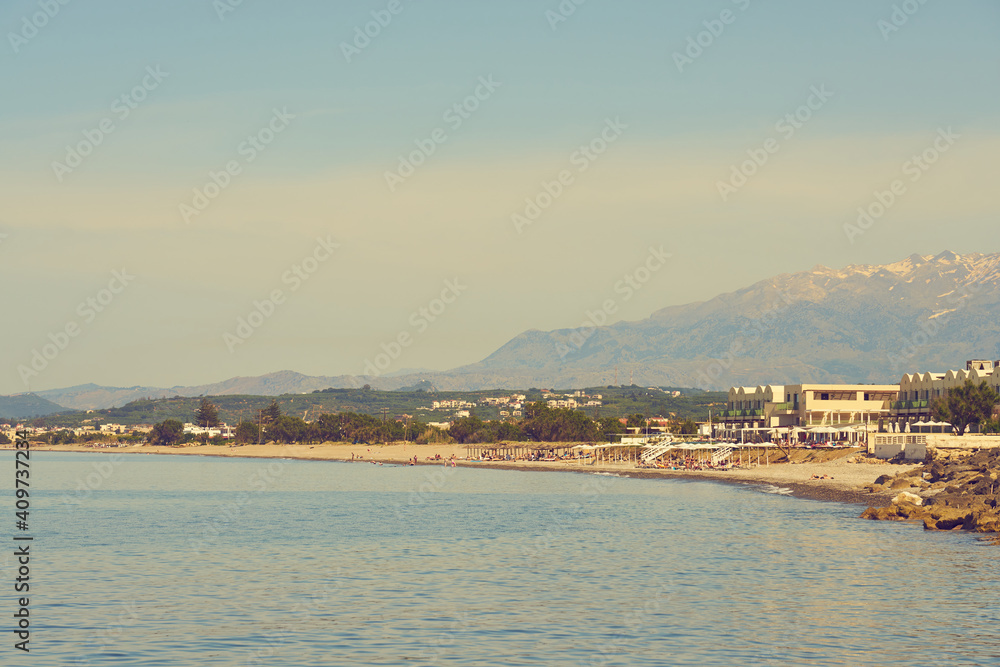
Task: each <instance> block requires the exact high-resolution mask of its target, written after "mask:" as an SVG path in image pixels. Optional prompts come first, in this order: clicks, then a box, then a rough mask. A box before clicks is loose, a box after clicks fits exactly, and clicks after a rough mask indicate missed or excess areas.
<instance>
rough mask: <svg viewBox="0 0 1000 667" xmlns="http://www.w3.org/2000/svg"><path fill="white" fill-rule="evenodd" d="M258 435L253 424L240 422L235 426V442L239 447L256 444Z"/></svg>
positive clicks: (255, 425)
mask: <svg viewBox="0 0 1000 667" xmlns="http://www.w3.org/2000/svg"><path fill="white" fill-rule="evenodd" d="M258 435H259V431H258V429H257V424H254V423H253V422H240V423H239V424H238V425H237V426H236V442H237V443H238V444H240V445H246V444H250V443H254V442H257V437H258Z"/></svg>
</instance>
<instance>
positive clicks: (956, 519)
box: [924, 507, 970, 530]
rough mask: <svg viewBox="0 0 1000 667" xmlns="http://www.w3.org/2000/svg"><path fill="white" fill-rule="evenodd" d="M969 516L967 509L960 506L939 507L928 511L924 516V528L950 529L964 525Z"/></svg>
mask: <svg viewBox="0 0 1000 667" xmlns="http://www.w3.org/2000/svg"><path fill="white" fill-rule="evenodd" d="M969 516H970V512H969V510H967V509H962V508H960V507H940V508H937V509H934V510H931V511H930V512H929V516H927V517H925V518H924V530H952V529H953V528H958V527H960V526H964V525H965V521H966V519H968V518H969Z"/></svg>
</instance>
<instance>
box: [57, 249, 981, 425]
mask: <svg viewBox="0 0 1000 667" xmlns="http://www.w3.org/2000/svg"><path fill="white" fill-rule="evenodd" d="M998 287H1000V253H993V254H981V253H970V254H967V255H957V254H955V253H952V252H947V251H945V252H942V253H940V254H938V255H911V256H910V257H907V258H906V259H904V260H902V261H899V262H895V263H892V264H885V265H851V266H847V267H845V268H843V269H831V268H827V267H825V266H816V267H814V268H813V269H812V270H811V271H801V272H798V273H785V274H781V275H778V276H775V277H773V278H769V279H767V280H762V281H760V282H758V283H755V284H753V285H751V286H749V287H746V288H744V289H741V290H738V291H736V292H730V293H728V294H720V295H719V296H717V297H715V298H713V299H710V300H708V301H702V302H697V303H690V304H686V305H681V306H670V307H668V308H664V309H662V310H659V311H656V312H654V313H653V314H652V315H651V316H650V317H648V318H646V319H643V320H638V321H635V322H618V323H616V324H613V325H610V326H602V327H596V328H593V329H589V330H578V329H557V330H554V331H538V330H530V331H526V332H524V333H522V334H519V335H517V336H515V337H514V338H512V339H511V340H510V341H508V342H507V343H506V344H504V345H503V346H501V347H500V348H499V349H498V350H496V351H495V352H493V353H492V354H491V355H489V356H488V357H486V358H485V359H483V360H482V361H480V362H478V363H475V364H470V365H468V366H462V367H459V368H455V369H452V370H450V371H443V372H434V371H420V372H412V373H405V374H394V375H391V376H388V375H387V376H381V377H369V376H353V375H339V376H309V375H303V374H301V373H296V372H293V371H279V372H276V373H269V374H267V375H262V376H258V377H236V378H231V379H229V380H225V381H223V382H218V383H214V384H206V385H198V386H190V387H182V386H177V387H170V388H156V387H129V388H119V387H100V386H97V385H92V384H90V385H81V386H78V387H70V388H68V389H54V390H49V391H40V392H37V393H38V395H39V396H41V397H43V398H47V399H49V400H50V401H53V402H55V403H58V404H60V405H65V406H67V407H72V408H77V409H96V408H108V407H112V406H122V405H124V404H126V403H128V402H130V401H133V400H136V399H138V398H145V397H149V398H160V397H170V396H188V397H190V396H201V395H206V396H219V395H230V394H252V395H263V396H277V395H281V394H301V393H307V392H311V391H314V390H317V389H326V388H358V387H362V386H364V385H365V384H368V385H371V386H372V387H373V388H376V389H383V390H394V389H402V388H406V389H410V390H413V389H424V390H427V391H476V390H481V389H518V388H529V387H539V388H543V387H544V388H553V387H564V388H565V387H594V386H606V385H610V384H618V385H626V384H629V383H630V382H632V381H634V382H635V383H636V384H638V385H642V386H659V387H662V386H677V387H692V386H693V387H699V388H701V389H726V388H728V387H729V386H731V385H742V384H750V385H757V384H759V383H761V382H777V383H784V382H896V381H898V380H899V378H900V377H901V376H902V374H903V373H905V372H913V371H917V370H947V369H951V368H960V367H962V366H963V365H964V362H965V360H966V359H973V358H981V357H982V358H990V359H1000V322H998V318H997V315H998V314H1000V290H998ZM616 369H617V383H615V377H616Z"/></svg>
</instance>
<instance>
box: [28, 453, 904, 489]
mask: <svg viewBox="0 0 1000 667" xmlns="http://www.w3.org/2000/svg"><path fill="white" fill-rule="evenodd" d="M33 449H35V450H41V451H56V452H91V453H94V452H97V453H106V454H138V455H142V454H163V455H180V456H226V457H243V458H289V459H302V460H317V461H352V460H353V461H355V462H359V463H367V464H371V463H372V462H376V463H379V462H381V463H389V464H391V463H397V464H401V463H406V462H407V461H411V460H412V459H413V457H414V456H416V457H417V463H418V465H444V464H445V462H449V461H450V460H451V459H452V457H454V458H455V463H456V465H457V466H462V467H480V468H497V469H505V470H544V471H564V472H581V473H596V472H605V473H611V474H617V475H619V476H622V477H636V478H646V479H656V478H671V477H673V478H682V479H698V480H706V481H719V482H727V483H737V484H740V483H742V484H765V485H772V486H775V487H778V488H780V489H786V491H785V493H787V494H788V495H792V496H796V497H801V498H811V499H817V500H832V501H837V502H849V503H858V504H875V503H878V502H880V501H884V500H885V499H886V498H884V497H882V496H880V495H877V494H871V493H868V492H867V491H865V490H864V487H865V485H868V484H871V483H873V482H874V481H875V479H876V478H878V477H879V476H880V475H884V474H896V473H899V472H902V471H904V470H908V469H910V468H912V467H914V466H912V465H898V464H888V463H882V462H879V463H874V462H870V461H868V460H866V459H861V458H860V457H859V456H858V453H859V451H860V450H858V449H846V450H832V451H831V450H826V451H824V450H794V451H793V452H792V462H791V463H787V462H783V463H770V464H765V462H764V461H763V460H762V461H761V463H760V464H759V465H757V464H756V461H754V463H753V464H750V465H748V466H747V467H742V468H741V467H736V468H731V469H729V470H667V469H660V468H637V467H636V466H635V465H634V464H632V463H601V464H595V463H593V462H587V463H581V462H577V461H483V462H477V461H471V460H466V455H467V450H466V447H465V445H456V444H429V445H416V444H413V443H405V444H404V443H392V444H386V445H367V444H366V445H355V444H351V443H323V444H317V445H279V444H275V443H270V444H264V445H243V446H228V445H223V446H218V445H189V446H179V447H152V446H147V445H138V446H130V447H92V446H86V445H53V446H42V447H34V448H33ZM435 457H440V460H436V459H435ZM856 459H860V460H858V462H855V460H856Z"/></svg>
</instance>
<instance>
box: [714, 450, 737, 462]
mask: <svg viewBox="0 0 1000 667" xmlns="http://www.w3.org/2000/svg"><path fill="white" fill-rule="evenodd" d="M732 455H733V448H732V447H723V448H722V449H716V450H715V451H714V452H712V465H713V466H717V465H719V464H720V463H722V462H724V461H728V460H729V457H730V456H732Z"/></svg>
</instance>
